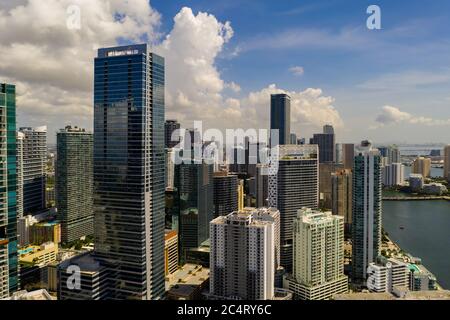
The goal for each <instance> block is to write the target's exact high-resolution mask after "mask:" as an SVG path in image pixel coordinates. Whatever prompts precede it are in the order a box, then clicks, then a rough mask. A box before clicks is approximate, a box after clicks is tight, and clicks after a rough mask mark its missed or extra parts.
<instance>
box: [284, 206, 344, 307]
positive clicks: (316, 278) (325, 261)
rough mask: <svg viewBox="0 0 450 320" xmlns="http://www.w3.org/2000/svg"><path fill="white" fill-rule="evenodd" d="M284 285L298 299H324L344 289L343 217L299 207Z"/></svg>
mask: <svg viewBox="0 0 450 320" xmlns="http://www.w3.org/2000/svg"><path fill="white" fill-rule="evenodd" d="M285 283H286V286H285V288H286V289H289V290H291V291H292V292H293V293H294V298H295V299H298V300H326V299H330V298H331V297H332V296H333V295H335V294H340V293H345V292H347V290H348V278H347V276H345V275H344V218H343V217H341V216H336V215H332V214H331V212H320V211H316V210H311V209H309V208H303V209H300V210H299V211H298V215H297V217H296V218H295V220H294V261H293V272H292V277H288V278H287V280H286V281H285Z"/></svg>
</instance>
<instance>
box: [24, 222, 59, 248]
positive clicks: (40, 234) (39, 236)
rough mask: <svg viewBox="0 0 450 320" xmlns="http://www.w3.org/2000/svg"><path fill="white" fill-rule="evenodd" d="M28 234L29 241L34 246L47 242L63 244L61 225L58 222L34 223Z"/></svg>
mask: <svg viewBox="0 0 450 320" xmlns="http://www.w3.org/2000/svg"><path fill="white" fill-rule="evenodd" d="M28 232H29V235H28V237H29V241H30V243H32V244H34V245H40V244H42V243H45V242H53V243H55V244H59V243H61V224H60V223H58V222H56V221H49V222H38V223H33V224H32V225H31V226H30V227H29V230H28Z"/></svg>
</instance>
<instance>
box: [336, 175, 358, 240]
mask: <svg viewBox="0 0 450 320" xmlns="http://www.w3.org/2000/svg"><path fill="white" fill-rule="evenodd" d="M352 185H353V175H352V171H351V170H350V169H344V170H339V171H336V172H335V173H333V174H332V176H331V189H332V193H331V200H332V201H331V202H332V206H331V208H332V210H331V212H332V213H333V214H334V215H337V216H341V217H343V218H344V230H345V233H346V234H350V232H351V225H352V215H353V210H352V207H353V188H352Z"/></svg>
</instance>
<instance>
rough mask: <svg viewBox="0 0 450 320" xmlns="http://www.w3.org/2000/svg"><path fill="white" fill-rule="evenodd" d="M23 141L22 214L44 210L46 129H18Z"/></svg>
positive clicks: (44, 127) (43, 127)
mask: <svg viewBox="0 0 450 320" xmlns="http://www.w3.org/2000/svg"><path fill="white" fill-rule="evenodd" d="M19 132H21V133H22V134H23V136H24V139H23V166H22V168H23V171H22V174H23V213H24V214H35V213H37V212H40V211H42V210H44V209H45V208H46V198H45V192H46V165H47V127H46V126H42V127H37V128H30V127H23V128H20V130H19Z"/></svg>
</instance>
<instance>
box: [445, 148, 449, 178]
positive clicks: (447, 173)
mask: <svg viewBox="0 0 450 320" xmlns="http://www.w3.org/2000/svg"><path fill="white" fill-rule="evenodd" d="M444 178H445V179H447V181H449V182H450V145H448V146H445V147H444Z"/></svg>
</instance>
